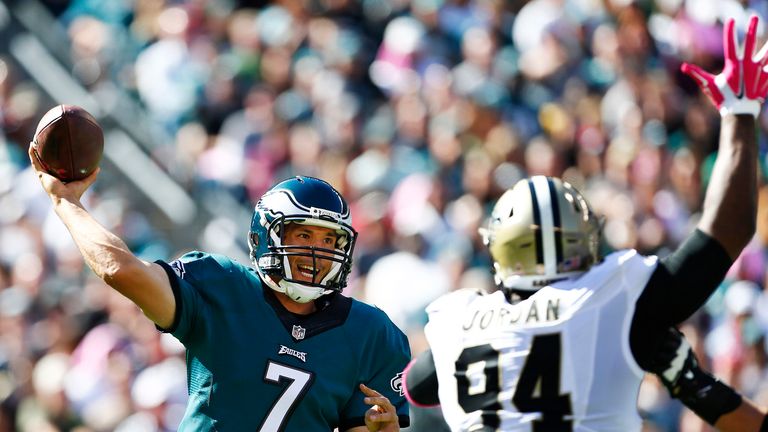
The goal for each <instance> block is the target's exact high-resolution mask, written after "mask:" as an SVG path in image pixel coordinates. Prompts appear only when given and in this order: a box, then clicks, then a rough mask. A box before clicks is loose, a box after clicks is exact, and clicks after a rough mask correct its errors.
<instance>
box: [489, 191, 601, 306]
mask: <svg viewBox="0 0 768 432" xmlns="http://www.w3.org/2000/svg"><path fill="white" fill-rule="evenodd" d="M599 232H600V223H599V222H598V220H597V218H596V217H595V215H594V213H592V210H591V209H590V207H589V204H587V201H586V200H585V199H584V197H583V196H582V195H581V194H580V193H579V192H578V191H577V190H576V189H575V188H574V187H573V186H571V185H570V184H568V183H566V182H563V181H562V180H560V179H558V178H554V177H545V176H534V177H530V178H527V179H523V180H520V181H519V182H517V184H515V186H514V187H513V188H512V189H509V190H507V191H506V192H505V193H504V194H503V195H502V196H501V198H499V200H498V202H497V203H496V205H495V206H494V208H493V211H492V213H491V219H490V222H489V224H488V228H487V229H486V228H480V234H481V235H482V237H483V242H484V243H485V245H486V246H487V247H488V250H489V251H490V253H491V257H492V258H493V272H494V279H495V281H496V284H497V285H498V286H499V287H500V288H506V289H512V290H518V291H528V292H533V291H537V290H538V289H540V288H543V287H545V286H547V285H549V284H551V283H553V282H556V281H559V280H563V279H566V278H570V277H573V276H576V275H579V274H581V273H583V272H585V271H586V270H588V269H589V268H590V267H591V266H592V265H593V264H595V263H596V262H597V260H598V257H597V247H598V241H599Z"/></svg>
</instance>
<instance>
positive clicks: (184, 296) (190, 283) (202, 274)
mask: <svg viewBox="0 0 768 432" xmlns="http://www.w3.org/2000/svg"><path fill="white" fill-rule="evenodd" d="M157 264H159V265H160V266H161V267H163V269H164V270H165V272H166V274H167V275H168V279H169V281H170V283H171V288H172V290H173V296H174V299H175V300H176V313H175V315H174V319H173V324H171V327H169V328H167V329H162V328H161V329H160V330H161V331H163V332H167V333H170V334H172V335H173V336H175V337H176V338H177V339H179V341H181V342H182V343H183V344H185V345H186V344H187V343H188V342H189V341H190V339H191V338H192V337H193V336H194V334H195V328H196V327H197V323H198V320H201V319H204V318H205V316H206V299H207V298H210V295H208V292H209V291H210V290H212V289H215V287H216V286H218V285H219V284H220V282H221V278H223V277H226V276H227V275H228V274H230V273H231V272H230V271H228V267H229V266H230V263H229V262H228V260H227V259H222V258H217V257H215V256H213V255H209V254H206V253H204V252H197V251H195V252H189V253H187V254H185V255H183V256H182V257H181V258H179V259H176V260H174V261H171V262H168V263H167V262H164V261H157Z"/></svg>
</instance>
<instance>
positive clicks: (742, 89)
mask: <svg viewBox="0 0 768 432" xmlns="http://www.w3.org/2000/svg"><path fill="white" fill-rule="evenodd" d="M757 24H758V18H757V16H754V15H753V16H752V17H750V19H749V26H748V29H747V33H746V36H745V38H744V46H743V49H738V47H737V42H736V32H735V29H734V21H733V19H729V20H728V21H727V22H726V23H725V27H724V28H723V46H724V57H725V65H724V67H723V71H722V72H720V73H719V74H718V75H716V76H715V75H712V74H710V73H709V72H705V71H704V70H703V69H701V68H700V67H699V66H696V65H694V64H689V63H683V64H682V66H681V67H680V69H681V70H682V71H683V72H684V73H685V74H687V75H688V76H690V77H691V78H693V79H694V80H696V83H697V84H698V85H699V87H700V88H701V91H702V92H704V94H706V95H707V96H708V97H709V100H710V101H712V104H714V105H715V107H717V109H718V110H719V111H720V115H722V116H725V115H727V114H752V115H753V116H754V117H757V115H758V114H759V113H760V107H761V106H762V104H763V102H764V101H765V99H766V95H767V94H768V70H767V69H766V63H768V43H766V44H765V45H763V47H762V48H761V49H760V51H759V52H757V53H755V46H756V45H757Z"/></svg>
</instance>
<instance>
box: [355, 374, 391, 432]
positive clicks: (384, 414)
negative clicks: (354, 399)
mask: <svg viewBox="0 0 768 432" xmlns="http://www.w3.org/2000/svg"><path fill="white" fill-rule="evenodd" d="M360 390H361V391H362V392H363V394H365V395H366V396H367V397H366V398H365V400H364V401H365V403H366V404H368V405H373V407H371V408H370V409H369V410H368V411H366V412H365V426H366V427H367V428H368V430H369V431H372V432H375V431H380V432H398V431H399V430H400V423H399V420H398V418H397V409H396V408H395V406H394V405H392V402H390V401H389V399H387V398H386V397H385V396H383V395H382V394H381V393H379V392H377V391H376V390H373V389H371V388H369V387H367V386H366V385H365V384H360Z"/></svg>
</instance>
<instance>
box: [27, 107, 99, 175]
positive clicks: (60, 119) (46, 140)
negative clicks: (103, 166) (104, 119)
mask: <svg viewBox="0 0 768 432" xmlns="http://www.w3.org/2000/svg"><path fill="white" fill-rule="evenodd" d="M32 146H33V147H34V151H35V154H36V155H37V158H38V159H39V160H40V163H41V164H42V165H43V167H44V168H45V169H46V171H48V173H49V174H51V175H53V176H55V177H56V178H58V179H60V180H62V181H65V182H69V181H74V180H80V179H83V178H85V177H88V175H90V174H91V173H92V172H93V171H94V170H96V168H97V167H98V166H99V162H100V161H101V156H102V153H103V152H104V132H103V131H102V130H101V126H99V123H98V122H97V121H96V119H95V118H94V117H93V116H92V115H91V114H90V113H89V112H88V111H86V110H84V109H83V108H81V107H79V106H75V105H58V106H55V107H53V108H51V109H50V110H49V111H48V112H47V113H45V115H43V117H42V118H41V119H40V122H39V123H38V124H37V129H36V130H35V136H34V138H33V139H32Z"/></svg>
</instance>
